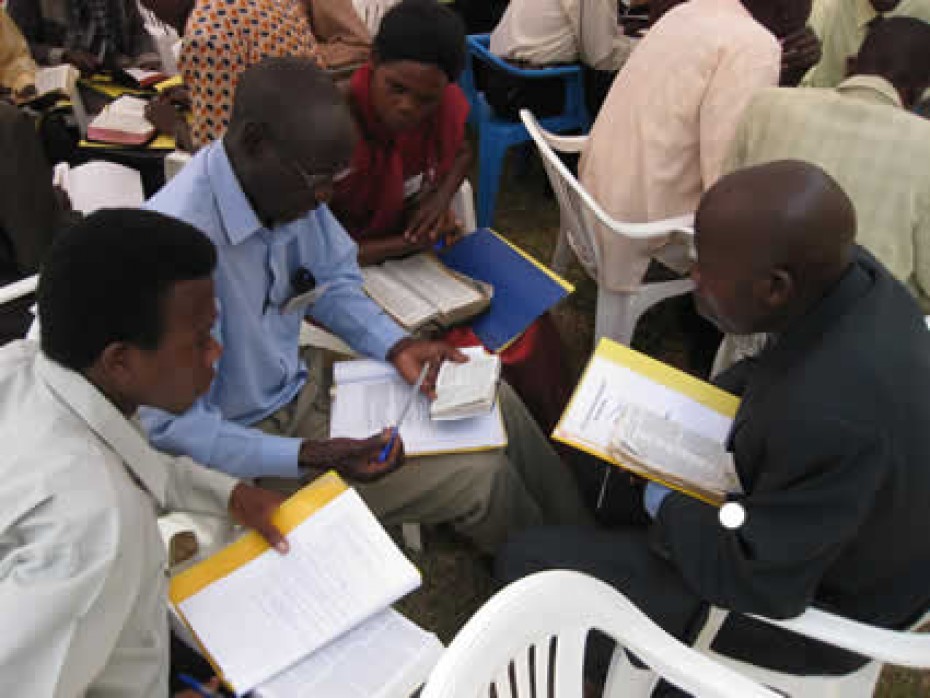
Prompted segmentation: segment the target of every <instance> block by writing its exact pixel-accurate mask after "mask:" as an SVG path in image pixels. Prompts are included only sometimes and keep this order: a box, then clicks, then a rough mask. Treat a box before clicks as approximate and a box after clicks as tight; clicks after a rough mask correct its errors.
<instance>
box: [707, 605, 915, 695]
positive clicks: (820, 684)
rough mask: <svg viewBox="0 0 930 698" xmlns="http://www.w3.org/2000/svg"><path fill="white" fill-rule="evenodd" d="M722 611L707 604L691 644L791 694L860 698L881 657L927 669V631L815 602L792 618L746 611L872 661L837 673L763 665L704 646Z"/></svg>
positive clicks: (719, 622) (870, 684) (717, 626)
mask: <svg viewBox="0 0 930 698" xmlns="http://www.w3.org/2000/svg"><path fill="white" fill-rule="evenodd" d="M727 613H728V611H726V610H723V609H719V608H713V609H711V612H710V615H709V617H708V620H707V623H706V624H705V625H704V628H703V630H702V631H701V633H700V635H699V636H698V639H697V642H696V643H695V649H697V650H699V651H700V652H702V653H704V654H706V655H707V656H708V657H711V658H713V659H714V660H715V661H717V662H720V663H721V664H724V665H726V666H728V667H730V668H732V669H734V670H735V671H738V672H740V673H741V674H745V675H746V676H749V677H751V678H752V679H754V680H756V681H759V682H760V683H764V684H765V685H766V686H771V687H772V688H775V689H777V690H779V691H782V692H784V693H786V694H787V695H790V696H792V698H822V697H828V698H833V697H836V698H840V697H842V698H866V697H867V696H871V695H872V694H873V692H874V691H875V686H876V684H877V683H878V678H879V675H880V674H881V670H882V665H883V663H887V664H894V665H897V666H902V667H909V668H912V669H930V634H924V633H916V632H911V631H906V630H900V631H899V630H887V629H885V628H877V627H875V626H871V625H867V624H865V623H859V622H857V621H854V620H849V619H848V618H843V617H841V616H838V615H835V614H832V613H827V612H825V611H821V610H819V609H816V608H809V609H807V610H806V611H805V612H804V613H802V614H801V615H800V616H798V617H797V618H791V619H788V620H774V619H772V618H765V617H762V616H752V617H753V618H756V619H757V620H761V621H764V622H766V623H769V624H771V625H776V626H778V627H781V628H785V629H786V630H791V631H792V632H795V633H798V634H800V635H804V636H805V637H809V638H812V639H814V640H820V641H821V642H825V643H827V644H829V645H833V646H834V647H840V648H842V649H845V650H849V651H851V652H856V653H858V654H861V655H863V656H865V657H870V658H871V659H872V661H870V662H868V663H867V664H865V665H864V666H863V667H862V668H861V669H859V670H857V671H854V672H852V673H850V674H844V675H841V676H796V675H794V674H785V673H782V672H778V671H772V670H770V669H764V668H762V667H758V666H755V665H754V664H750V663H748V662H742V661H739V660H736V659H732V658H731V657H727V656H726V655H722V654H718V653H716V652H714V651H713V650H712V649H711V648H710V645H711V644H712V643H713V640H714V638H715V637H716V635H717V632H718V631H719V630H720V627H721V626H722V625H723V622H724V620H725V619H726V616H727ZM927 621H930V611H928V613H927V614H925V615H924V616H923V618H921V619H920V620H919V621H918V622H917V623H915V624H914V626H912V630H915V629H916V628H918V627H920V626H922V625H923V624H924V623H926V622H927Z"/></svg>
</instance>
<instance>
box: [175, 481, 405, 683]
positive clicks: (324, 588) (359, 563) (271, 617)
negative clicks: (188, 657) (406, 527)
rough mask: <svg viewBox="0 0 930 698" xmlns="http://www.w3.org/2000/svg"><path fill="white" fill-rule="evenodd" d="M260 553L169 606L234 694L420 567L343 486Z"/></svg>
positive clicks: (346, 622)
mask: <svg viewBox="0 0 930 698" xmlns="http://www.w3.org/2000/svg"><path fill="white" fill-rule="evenodd" d="M288 541H289V542H290V546H291V549H290V552H289V553H288V554H287V555H280V554H278V553H277V552H274V551H271V550H269V551H266V552H265V553H263V554H262V555H260V556H259V557H257V558H255V559H254V560H251V561H250V562H248V563H246V564H245V565H243V566H242V567H239V568H238V569H236V570H235V571H234V572H232V573H230V574H229V575H227V576H225V577H223V578H221V579H218V580H216V581H214V582H213V583H211V584H210V585H209V586H207V587H205V588H203V589H202V590H200V591H199V592H197V593H195V594H194V595H192V596H190V597H189V598H187V599H185V600H184V601H182V602H181V603H180V604H179V608H180V610H181V612H182V613H183V615H184V617H185V618H186V619H187V622H188V623H189V624H190V626H191V627H192V628H193V630H194V632H195V633H196V634H197V637H198V638H199V640H200V641H201V643H202V644H203V645H204V646H205V647H206V648H207V650H208V652H209V653H210V655H211V656H212V657H213V659H214V660H215V661H216V663H217V665H218V666H219V668H220V670H221V671H222V672H223V675H224V676H225V678H226V680H227V681H228V682H229V683H230V685H232V686H233V688H234V689H235V690H236V692H237V693H244V692H246V691H249V690H251V689H252V688H254V687H255V686H257V685H258V684H259V683H262V682H263V681H267V680H268V679H270V678H271V677H273V676H275V675H277V674H278V673H280V672H281V671H283V670H285V669H287V668H288V667H290V666H292V665H294V664H295V663H297V662H298V661H300V660H301V659H303V658H304V657H306V656H307V655H309V654H310V653H311V652H314V651H315V650H317V649H319V648H320V647H322V646H323V645H325V644H327V643H328V642H331V641H332V640H334V639H335V638H337V637H339V636H340V635H342V634H343V633H345V632H347V631H349V630H351V629H352V628H354V627H355V626H356V625H358V624H359V623H361V622H362V621H363V620H365V619H366V618H368V617H369V616H371V615H373V614H375V613H377V612H378V611H381V610H383V609H385V608H387V607H388V606H389V605H390V604H392V603H393V602H394V601H396V600H397V599H399V598H401V597H402V596H404V595H405V594H407V593H408V592H410V591H412V590H414V589H415V588H417V587H418V586H419V585H420V573H419V572H418V571H417V569H416V568H415V567H414V566H413V565H412V564H411V563H410V562H409V561H408V560H407V559H406V558H405V557H404V556H403V554H402V553H401V552H400V550H398V548H397V546H396V545H395V544H394V543H393V541H391V539H390V537H389V536H388V535H387V533H385V531H384V529H383V528H382V527H381V525H380V524H379V523H378V521H377V520H376V519H375V517H374V515H373V514H372V513H371V511H369V509H368V507H367V506H365V504H364V502H362V500H361V498H360V497H359V496H358V494H356V493H355V491H353V490H347V491H345V492H343V493H342V494H340V495H338V496H337V497H336V498H335V499H333V500H332V501H331V502H329V503H328V504H327V505H326V506H325V507H323V508H322V509H320V510H319V511H318V512H316V513H315V514H313V515H312V516H310V517H309V518H307V519H306V520H305V521H304V522H303V523H302V524H300V525H299V526H298V527H297V528H295V529H294V530H293V531H291V533H290V534H289V535H288Z"/></svg>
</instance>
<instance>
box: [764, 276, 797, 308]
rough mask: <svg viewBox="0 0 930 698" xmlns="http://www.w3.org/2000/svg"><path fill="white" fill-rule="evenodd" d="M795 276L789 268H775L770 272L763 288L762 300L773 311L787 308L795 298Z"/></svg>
mask: <svg viewBox="0 0 930 698" xmlns="http://www.w3.org/2000/svg"><path fill="white" fill-rule="evenodd" d="M795 290H796V289H795V283H794V277H793V276H792V275H791V272H789V271H788V270H787V269H773V270H772V271H770V272H769V275H768V278H767V279H766V282H765V288H764V290H763V295H762V302H763V303H765V305H766V306H767V307H768V309H769V310H771V311H772V312H773V313H775V312H778V311H779V310H781V309H782V308H785V307H786V306H787V305H788V304H789V303H790V302H791V299H792V298H794V294H795Z"/></svg>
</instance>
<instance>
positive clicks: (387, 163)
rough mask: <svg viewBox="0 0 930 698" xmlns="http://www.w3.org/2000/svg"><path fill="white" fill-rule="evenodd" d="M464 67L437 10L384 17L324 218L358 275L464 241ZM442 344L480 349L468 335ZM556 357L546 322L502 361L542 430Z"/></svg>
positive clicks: (460, 38)
mask: <svg viewBox="0 0 930 698" xmlns="http://www.w3.org/2000/svg"><path fill="white" fill-rule="evenodd" d="M464 61H465V34H464V31H463V29H462V26H461V23H460V21H459V19H458V18H457V17H456V16H455V15H454V14H453V13H452V12H450V11H449V10H447V9H446V8H444V7H442V6H441V5H439V4H438V3H436V2H435V0H404V1H403V2H401V3H400V4H399V5H397V6H395V7H394V8H393V9H392V10H390V11H389V12H388V13H387V14H386V15H385V16H384V19H383V20H382V22H381V27H380V29H379V31H378V35H377V36H376V37H375V39H374V47H373V50H372V58H371V60H370V62H369V63H367V64H366V65H364V66H363V67H362V68H360V69H359V70H358V71H357V72H356V73H355V75H353V77H352V80H351V82H350V87H349V103H350V106H351V109H352V113H353V115H354V117H355V121H356V124H357V126H358V130H359V140H358V144H357V145H356V148H355V152H354V154H353V156H352V161H351V164H350V169H349V171H348V172H347V174H346V175H345V176H343V177H342V178H341V179H339V180H338V181H337V183H336V186H335V192H334V196H333V199H332V201H331V203H330V208H331V209H332V211H333V213H335V215H336V216H337V217H338V218H339V220H340V221H341V222H342V224H343V225H344V226H345V227H346V229H347V230H348V231H349V233H350V234H351V235H352V237H353V238H354V239H355V241H356V242H357V243H358V246H359V262H360V263H361V264H362V265H367V264H377V263H379V262H381V261H383V260H385V259H388V258H391V257H403V256H405V255H408V254H412V253H415V252H419V251H421V250H426V249H429V248H430V247H431V246H432V245H434V244H435V243H436V242H437V241H439V240H443V241H444V242H446V243H452V242H454V241H455V239H456V238H457V237H458V236H459V235H461V234H462V229H461V224H460V223H459V222H458V221H457V220H456V219H455V216H454V214H453V213H452V211H451V208H450V205H451V202H452V198H453V197H454V195H455V193H456V192H457V191H458V189H459V187H460V186H461V184H462V181H463V180H464V179H465V176H466V174H467V173H468V169H469V167H470V165H471V162H472V154H471V148H470V147H469V145H468V142H467V141H466V140H465V121H466V119H467V117H468V109H469V106H468V102H467V100H466V99H465V95H464V94H463V93H462V91H461V90H460V89H459V87H458V85H456V84H455V80H456V79H457V78H458V76H459V74H460V73H461V72H462V68H463V66H464ZM446 340H447V341H450V342H451V343H452V344H454V345H457V346H473V345H477V344H480V341H479V340H478V338H477V337H476V336H475V335H474V333H472V332H471V330H470V329H468V328H464V327H460V328H455V329H453V330H451V331H450V332H449V334H448V335H447V336H446ZM561 353H562V351H561V340H560V338H559V335H558V331H557V330H556V328H555V326H554V324H553V323H552V321H551V319H550V318H549V317H548V315H546V316H543V317H542V318H540V320H538V321H536V322H535V323H534V324H533V325H532V326H530V327H529V328H528V329H527V330H526V331H525V332H524V333H523V335H522V336H521V337H520V338H519V339H518V340H517V341H516V342H514V343H513V344H511V345H510V346H509V347H508V348H507V349H506V350H505V351H504V352H502V354H501V359H502V361H503V364H504V375H505V377H506V378H507V380H508V382H509V383H510V384H511V385H512V386H513V387H514V388H515V389H516V390H517V392H518V393H519V394H520V396H521V397H522V398H523V400H524V402H526V404H527V407H529V409H530V411H531V412H532V413H533V414H534V416H535V417H536V419H537V420H538V421H539V423H540V425H541V426H542V427H543V428H544V429H550V428H551V427H552V426H554V424H555V421H556V420H557V419H558V417H559V415H560V413H561V410H562V408H563V407H564V404H565V402H566V400H567V397H568V393H569V387H568V385H567V383H566V381H565V380H564V378H562V376H563V375H564V374H563V366H564V363H563V362H562V360H561Z"/></svg>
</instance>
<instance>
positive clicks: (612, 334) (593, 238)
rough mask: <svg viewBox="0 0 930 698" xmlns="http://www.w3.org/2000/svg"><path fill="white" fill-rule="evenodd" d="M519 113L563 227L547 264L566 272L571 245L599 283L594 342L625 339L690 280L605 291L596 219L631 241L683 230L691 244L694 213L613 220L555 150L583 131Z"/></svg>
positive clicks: (567, 148) (576, 146) (579, 139)
mask: <svg viewBox="0 0 930 698" xmlns="http://www.w3.org/2000/svg"><path fill="white" fill-rule="evenodd" d="M520 118H521V119H522V120H523V124H524V126H526V130H527V131H529V134H530V136H531V137H532V138H533V141H534V142H535V143H536V147H537V148H538V149H539V154H540V156H541V157H542V162H543V166H544V167H545V168H546V174H547V175H548V176H549V182H550V183H551V184H552V188H553V190H554V191H555V195H556V198H557V199H558V202H559V212H560V216H561V231H560V232H559V239H558V241H557V243H556V248H555V253H554V254H553V256H552V263H551V266H552V268H553V270H555V271H556V272H557V273H560V274H564V273H565V270H566V269H567V267H568V264H569V261H570V250H573V251H574V253H575V255H576V256H577V258H578V261H579V262H580V263H581V265H582V266H583V267H584V269H585V271H586V272H587V273H588V275H589V276H590V277H591V278H592V279H594V281H595V282H596V283H597V285H598V289H597V311H596V318H595V324H594V343H595V345H596V344H597V342H598V341H599V340H600V338H601V337H609V338H610V339H613V340H615V341H618V342H620V343H622V344H629V343H630V340H631V339H632V337H633V330H635V329H636V323H637V322H638V321H639V318H640V316H641V315H642V314H643V313H644V312H645V311H646V310H648V309H649V308H650V307H652V306H653V305H655V304H656V303H658V302H660V301H663V300H665V299H666V298H671V297H672V296H679V295H682V294H685V293H690V292H691V290H692V289H693V288H694V283H693V282H692V281H691V280H690V279H676V280H674V281H661V282H656V283H649V284H642V285H640V286H639V287H638V288H637V289H636V290H635V291H632V292H629V293H620V292H616V291H609V290H607V289H606V288H605V287H604V286H603V285H602V284H601V259H600V246H599V245H598V242H597V226H598V224H599V225H601V226H604V227H606V228H609V229H610V230H612V231H613V232H614V233H616V234H617V235H620V236H624V237H628V238H632V239H635V240H655V239H664V238H666V237H667V236H668V235H669V234H670V233H674V234H678V235H684V236H686V239H687V240H688V246H689V247H690V245H691V242H690V237H691V236H693V234H694V231H693V224H694V218H693V216H690V215H689V216H681V217H678V218H669V219H667V220H663V221H655V222H652V223H624V222H621V221H617V220H614V219H613V218H611V217H610V216H608V215H607V213H605V212H604V210H603V209H602V208H601V207H600V205H598V203H597V202H596V201H595V200H594V199H593V198H592V197H591V195H590V194H588V192H586V191H585V190H584V188H583V187H582V186H581V184H580V183H579V182H578V180H577V179H576V178H575V176H574V175H573V174H572V173H571V172H570V171H569V170H568V168H567V167H566V166H565V164H564V163H563V162H562V161H561V160H560V159H559V157H558V156H557V155H556V152H555V151H556V150H558V151H559V152H562V153H580V152H581V150H582V148H583V147H584V144H585V142H586V141H587V136H558V135H556V134H553V133H550V132H548V131H546V130H544V129H543V128H542V127H541V126H540V125H539V122H538V121H537V120H536V117H534V116H533V114H532V113H531V112H529V111H527V110H526V109H521V110H520Z"/></svg>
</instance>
